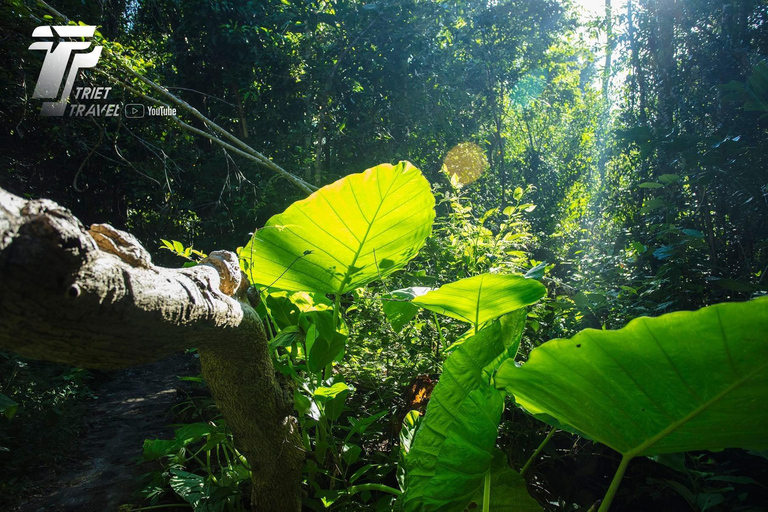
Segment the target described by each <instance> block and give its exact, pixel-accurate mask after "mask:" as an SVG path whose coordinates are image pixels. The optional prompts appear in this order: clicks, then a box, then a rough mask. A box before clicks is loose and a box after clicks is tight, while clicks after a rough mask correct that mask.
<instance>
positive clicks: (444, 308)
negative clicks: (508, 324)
mask: <svg viewBox="0 0 768 512" xmlns="http://www.w3.org/2000/svg"><path fill="white" fill-rule="evenodd" d="M546 292H547V289H546V288H545V287H544V285H543V284H541V283H540V282H538V281H536V280H535V279H527V278H525V277H522V276H516V275H501V274H480V275H479V276H474V277H468V278H466V279H462V280H460V281H456V282H454V283H449V284H446V285H443V286H441V287H440V288H439V289H437V290H434V291H431V292H429V293H427V294H425V295H422V296H421V297H417V298H415V299H413V301H412V302H413V303H414V304H416V305H419V306H421V307H423V308H426V309H429V310H430V311H435V312H437V313H440V314H442V315H446V316H450V317H452V318H456V319H458V320H462V321H464V322H469V323H470V324H472V325H473V326H474V327H475V329H477V328H478V327H479V326H480V325H481V324H483V323H485V322H487V321H489V320H493V319H494V318H498V317H500V316H502V315H504V314H506V313H509V312H510V311H514V310H516V309H520V308H522V307H525V306H529V305H531V304H534V303H536V302H537V301H538V300H539V299H541V298H542V297H543V296H544V295H545V294H546Z"/></svg>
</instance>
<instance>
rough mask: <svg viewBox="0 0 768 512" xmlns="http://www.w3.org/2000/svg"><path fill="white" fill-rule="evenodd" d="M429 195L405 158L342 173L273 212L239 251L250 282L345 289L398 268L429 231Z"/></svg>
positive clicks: (320, 289)
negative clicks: (357, 171) (280, 209)
mask: <svg viewBox="0 0 768 512" xmlns="http://www.w3.org/2000/svg"><path fill="white" fill-rule="evenodd" d="M434 206H435V199H434V196H433V195H432V192H431V190H430V185H429V182H428V181H427V180H426V179H425V178H424V176H422V174H421V171H419V170H418V169H417V168H416V167H414V166H413V165H411V164H410V163H409V162H400V163H399V164H397V165H390V164H382V165H378V166H376V167H373V168H371V169H368V170H367V171H365V172H363V173H360V174H352V175H350V176H346V177H345V178H342V179H340V180H338V181H336V182H335V183H332V184H330V185H327V186H325V187H323V188H321V189H320V190H318V191H316V192H315V193H313V194H312V195H311V196H309V197H308V198H306V199H304V200H302V201H297V202H295V203H293V204H292V205H291V206H289V207H288V208H287V209H286V210H285V211H284V212H283V213H281V214H278V215H275V216H274V217H272V218H271V219H269V221H267V224H266V226H265V227H264V228H263V229H260V230H258V231H257V232H256V233H254V235H253V238H252V239H251V241H250V242H249V243H248V245H246V246H245V247H244V248H243V249H242V250H241V251H240V257H241V258H242V259H244V260H247V265H246V268H248V276H249V278H250V280H251V281H252V282H253V283H256V284H260V285H264V286H274V287H275V288H280V289H283V290H297V291H317V292H322V293H335V294H340V293H345V292H348V291H350V290H353V289H355V288H358V287H360V286H364V285H366V284H368V283H370V282H371V281H374V280H376V279H379V278H380V277H386V276H388V275H389V274H391V273H393V272H394V271H396V270H399V269H401V268H403V267H404V266H405V265H406V264H407V263H408V262H409V261H410V260H411V259H412V258H413V257H414V256H416V254H417V253H418V251H419V249H420V248H421V246H422V245H423V244H424V240H426V238H427V237H428V236H429V234H430V233H431V231H432V222H433V221H434V218H435V210H434Z"/></svg>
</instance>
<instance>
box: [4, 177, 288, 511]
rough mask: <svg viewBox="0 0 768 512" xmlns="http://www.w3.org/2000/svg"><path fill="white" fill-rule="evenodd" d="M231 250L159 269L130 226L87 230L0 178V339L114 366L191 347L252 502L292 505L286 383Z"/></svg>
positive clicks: (69, 360) (80, 362) (65, 359)
mask: <svg viewBox="0 0 768 512" xmlns="http://www.w3.org/2000/svg"><path fill="white" fill-rule="evenodd" d="M247 288H248V281H247V279H246V278H245V275H244V274H243V273H242V271H241V270H240V267H239V264H238V260H237V256H235V255H234V254H233V253H231V252H226V251H216V252H213V253H211V255H210V256H209V257H208V258H206V259H205V260H203V262H201V264H200V265H197V266H195V267H191V268H185V269H166V268H161V267H156V266H154V265H153V264H152V262H151V259H150V256H149V253H148V252H147V251H146V250H145V249H144V248H143V247H142V246H141V244H140V243H139V242H138V241H137V240H136V239H135V238H134V237H132V236H131V235H129V234H128V233H125V232H122V231H119V230H116V229H114V228H112V227H111V226H109V225H106V224H95V225H93V226H91V228H90V230H86V229H85V227H84V226H83V225H82V224H81V223H80V221H79V220H78V219H77V218H75V217H74V216H73V215H72V213H71V212H69V211H68V210H66V209H65V208H62V207H61V206H59V205H58V204H56V203H54V202H52V201H47V200H25V199H22V198H20V197H17V196H14V195H13V194H10V193H8V192H6V191H4V190H2V189H0V312H1V313H2V314H0V348H2V349H6V350H12V351H14V352H17V353H19V354H20V355H22V356H26V357H31V358H36V359H46V360H49V361H56V362H61V363H66V364H70V365H76V366H82V367H89V368H123V367H126V366H132V365H138V364H143V363H148V362H151V361H154V360H156V359H159V358H161V357H163V356H167V355H169V354H171V353H173V352H177V351H179V350H183V349H185V348H189V347H197V348H198V350H199V353H200V360H201V364H202V368H203V375H204V376H205V379H206V381H207V382H208V385H209V386H210V388H211V391H212V393H213V396H214V398H215V399H216V403H217V404H218V406H219V408H220V409H221V412H222V414H223V416H224V418H225V420H226V421H227V423H228V425H229V426H230V428H231V429H232V432H233V433H234V436H235V444H236V446H237V447H238V449H239V450H240V451H241V452H242V453H243V455H244V456H245V457H246V459H247V460H248V463H249V464H250V467H251V470H252V475H253V476H252V479H251V480H252V484H253V489H252V496H251V498H252V504H253V507H254V508H255V509H256V510H286V511H290V510H295V511H298V510H300V508H301V505H300V501H301V500H300V492H301V470H302V463H303V451H302V444H301V438H300V435H299V431H298V425H297V422H296V420H295V418H293V417H292V413H293V403H292V396H293V395H292V391H291V390H290V388H285V389H284V388H283V387H282V386H281V385H280V384H279V382H278V380H277V378H276V376H275V372H274V369H273V366H272V360H271V356H270V353H269V349H268V344H267V338H266V335H265V332H264V326H263V324H262V322H261V319H260V318H259V315H258V314H257V313H256V311H255V310H254V309H253V307H252V306H251V304H250V303H249V301H248V297H247V294H246V291H247Z"/></svg>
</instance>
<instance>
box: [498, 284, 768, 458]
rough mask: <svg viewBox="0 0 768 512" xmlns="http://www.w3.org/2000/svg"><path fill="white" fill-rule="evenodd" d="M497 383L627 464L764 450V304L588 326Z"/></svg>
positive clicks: (508, 366) (767, 370)
mask: <svg viewBox="0 0 768 512" xmlns="http://www.w3.org/2000/svg"><path fill="white" fill-rule="evenodd" d="M496 385H497V386H498V387H503V388H505V389H506V390H507V391H508V392H509V393H511V394H513V395H514V398H515V400H516V401H517V403H518V404H520V405H522V406H523V407H525V408H526V409H527V410H528V411H530V412H533V413H545V414H549V415H551V416H552V417H554V418H555V419H556V420H558V421H560V422H562V423H566V424H568V425H572V426H573V427H574V428H576V429H578V430H579V431H582V432H584V433H586V434H587V435H588V436H590V437H591V438H593V439H595V440H597V441H600V442H602V443H604V444H606V445H608V446H610V447H611V448H613V449H615V450H616V451H618V452H620V453H622V454H624V456H625V457H629V458H631V457H634V456H638V455H653V454H662V453H673V452H680V451H690V450H721V449H724V448H729V447H740V448H754V449H764V448H766V447H768V408H766V407H764V404H765V403H767V402H768V299H766V298H763V299H758V300H754V301H751V302H746V303H726V304H718V305H716V306H710V307H707V308H703V309H700V310H698V311H694V312H679V313H671V314H667V315H663V316H660V317H658V318H638V319H636V320H633V321H632V322H630V323H629V324H628V325H627V326H626V327H624V328H623V329H620V330H618V331H597V330H593V329H587V330H585V331H582V332H580V333H579V334H577V335H576V336H574V337H573V338H570V339H561V340H554V341H550V342H547V343H545V344H544V345H542V346H541V347H538V348H536V349H534V350H533V351H532V352H531V354H530V358H529V359H528V362H527V363H525V364H524V365H522V366H520V367H518V366H517V365H515V363H514V362H512V361H507V362H505V363H504V364H503V365H502V366H501V368H500V369H499V371H498V373H497V375H496Z"/></svg>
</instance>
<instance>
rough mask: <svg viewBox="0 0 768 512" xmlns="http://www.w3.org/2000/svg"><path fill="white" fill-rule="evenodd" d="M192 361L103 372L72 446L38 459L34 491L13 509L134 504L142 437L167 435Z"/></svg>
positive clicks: (57, 510)
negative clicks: (59, 457)
mask: <svg viewBox="0 0 768 512" xmlns="http://www.w3.org/2000/svg"><path fill="white" fill-rule="evenodd" d="M196 365H197V363H196V360H195V359H194V358H193V357H192V356H191V355H187V354H178V355H175V356H172V357H169V358H167V359H164V360H162V361H159V362H156V363H152V364H149V365H145V366H140V367H136V368H128V369H125V370H120V371H115V372H109V373H106V372H105V373H102V374H101V375H102V376H103V378H97V379H95V380H96V382H95V383H93V385H92V386H91V388H92V390H93V393H94V395H95V396H96V398H95V399H94V400H89V401H88V402H87V403H86V404H85V410H84V414H83V425H82V428H81V429H80V435H79V436H78V437H77V446H74V447H71V448H68V449H67V451H70V450H71V453H70V454H69V455H68V456H67V457H66V458H65V459H64V462H63V463H61V462H60V463H58V464H51V463H47V462H46V459H45V458H42V457H41V460H40V466H39V467H38V468H34V470H35V473H37V478H36V486H35V487H36V489H35V491H34V493H33V494H32V495H31V496H29V497H28V498H27V499H25V500H24V501H23V502H22V503H21V504H20V505H19V506H17V507H16V508H15V509H14V510H15V511H17V512H43V511H45V512H75V511H77V512H112V511H116V510H118V508H119V507H120V506H121V505H123V504H127V503H137V502H139V501H140V499H138V498H137V496H136V492H137V491H138V490H139V487H140V483H139V477H140V476H141V475H142V474H144V473H146V472H147V471H148V469H147V468H146V467H142V465H141V464H138V462H139V461H140V459H141V455H142V445H143V443H144V439H152V438H157V437H171V436H172V430H173V429H172V428H171V427H170V426H169V424H170V423H172V421H173V416H172V413H171V408H172V407H173V405H174V404H175V403H176V402H177V388H178V384H179V381H178V379H177V376H179V375H190V374H195V373H196V372H197V371H199V370H198V369H196Z"/></svg>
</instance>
